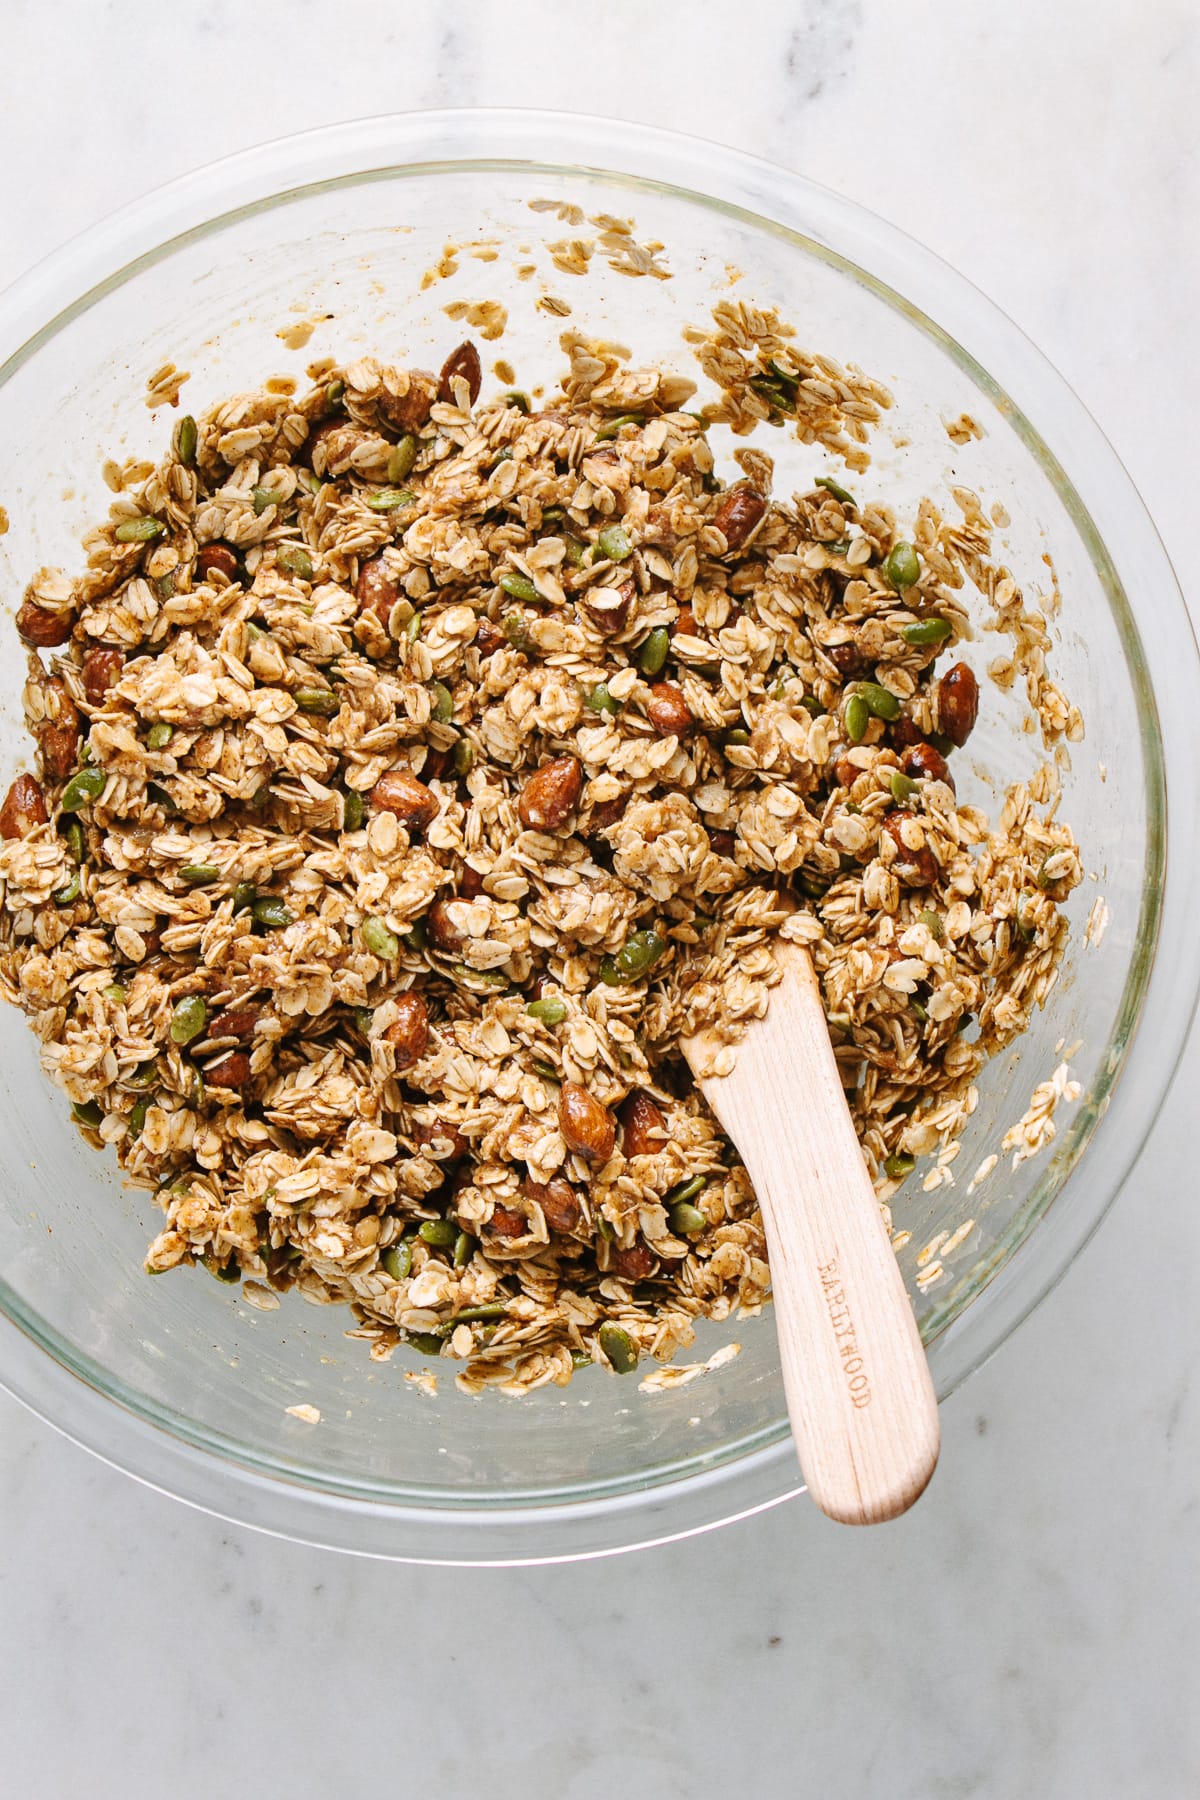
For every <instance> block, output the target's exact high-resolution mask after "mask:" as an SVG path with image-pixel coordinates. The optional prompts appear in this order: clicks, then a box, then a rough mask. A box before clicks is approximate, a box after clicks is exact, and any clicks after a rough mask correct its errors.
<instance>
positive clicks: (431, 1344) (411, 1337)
mask: <svg viewBox="0 0 1200 1800" xmlns="http://www.w3.org/2000/svg"><path fill="white" fill-rule="evenodd" d="M443 1338H444V1334H440V1333H438V1332H436V1331H410V1332H409V1333H408V1335H407V1336H406V1338H405V1340H404V1341H405V1343H406V1344H411V1345H412V1347H413V1349H414V1350H419V1351H420V1352H421V1355H422V1356H440V1355H441V1354H442V1343H443Z"/></svg>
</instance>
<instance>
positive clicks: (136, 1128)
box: [129, 1094, 154, 1138]
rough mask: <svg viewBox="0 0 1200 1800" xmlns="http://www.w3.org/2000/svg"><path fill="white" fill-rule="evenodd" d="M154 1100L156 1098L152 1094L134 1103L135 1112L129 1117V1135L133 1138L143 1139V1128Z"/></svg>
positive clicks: (143, 1096) (144, 1095)
mask: <svg viewBox="0 0 1200 1800" xmlns="http://www.w3.org/2000/svg"><path fill="white" fill-rule="evenodd" d="M153 1100H154V1096H153V1095H152V1094H143V1095H142V1097H141V1099H140V1100H135V1101H134V1105H133V1111H132V1112H131V1113H130V1115H129V1135H130V1137H131V1138H140V1137H141V1135H142V1127H143V1125H144V1124H145V1123H146V1114H147V1113H148V1112H149V1111H150V1108H151V1105H152V1104H153Z"/></svg>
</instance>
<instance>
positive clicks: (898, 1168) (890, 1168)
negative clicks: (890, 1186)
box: [883, 1150, 917, 1181]
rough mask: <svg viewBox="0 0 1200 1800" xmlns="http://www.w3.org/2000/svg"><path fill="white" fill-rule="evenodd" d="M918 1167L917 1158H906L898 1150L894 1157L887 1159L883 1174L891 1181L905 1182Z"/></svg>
mask: <svg viewBox="0 0 1200 1800" xmlns="http://www.w3.org/2000/svg"><path fill="white" fill-rule="evenodd" d="M916 1166H917V1159H916V1157H915V1156H905V1155H904V1154H903V1153H902V1152H901V1151H899V1150H897V1151H896V1152H895V1153H894V1154H893V1155H892V1156H889V1157H886V1158H885V1160H884V1164H883V1172H884V1174H885V1175H886V1176H887V1177H888V1180H889V1181H903V1180H904V1177H905V1176H906V1175H911V1174H912V1172H913V1170H914V1169H915V1168H916Z"/></svg>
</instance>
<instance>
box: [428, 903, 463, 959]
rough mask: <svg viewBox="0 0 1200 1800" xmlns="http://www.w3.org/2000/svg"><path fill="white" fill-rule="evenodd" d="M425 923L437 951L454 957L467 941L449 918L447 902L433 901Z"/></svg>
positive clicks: (448, 904)
mask: <svg viewBox="0 0 1200 1800" xmlns="http://www.w3.org/2000/svg"><path fill="white" fill-rule="evenodd" d="M425 923H426V925H427V927H428V930H429V935H430V937H431V938H432V939H433V941H434V943H435V944H436V945H437V947H438V949H439V950H446V951H448V952H449V953H450V954H451V955H456V954H457V953H458V951H460V950H461V949H462V947H463V945H464V944H465V943H466V941H467V939H466V934H465V933H464V932H462V931H460V930H459V928H458V926H457V925H456V924H455V923H454V920H453V918H452V917H451V914H450V903H449V901H448V900H435V901H434V903H433V905H432V906H431V907H430V909H429V911H428V912H427V913H426V915H425Z"/></svg>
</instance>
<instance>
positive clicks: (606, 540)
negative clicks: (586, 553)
mask: <svg viewBox="0 0 1200 1800" xmlns="http://www.w3.org/2000/svg"><path fill="white" fill-rule="evenodd" d="M596 543H597V544H598V546H599V548H600V552H601V555H603V556H607V558H608V559H609V561H610V562H624V561H625V558H626V557H627V556H632V555H633V543H632V541H631V540H630V537H629V533H628V532H627V531H626V530H625V528H624V526H622V525H606V526H605V527H604V530H603V531H602V532H601V533H600V535H599V537H598V538H597V539H596Z"/></svg>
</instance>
